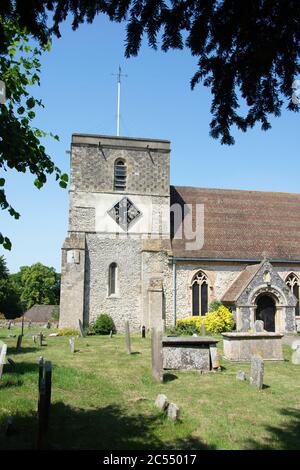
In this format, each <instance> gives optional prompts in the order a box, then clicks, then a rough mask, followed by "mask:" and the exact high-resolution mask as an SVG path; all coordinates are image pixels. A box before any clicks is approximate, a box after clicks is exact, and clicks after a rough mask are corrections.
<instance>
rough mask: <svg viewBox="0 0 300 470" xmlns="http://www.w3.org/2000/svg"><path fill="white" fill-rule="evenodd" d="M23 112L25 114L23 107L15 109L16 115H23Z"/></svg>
mask: <svg viewBox="0 0 300 470" xmlns="http://www.w3.org/2000/svg"><path fill="white" fill-rule="evenodd" d="M24 112H25V108H24V106H20V107H19V108H18V109H17V113H18V114H24Z"/></svg>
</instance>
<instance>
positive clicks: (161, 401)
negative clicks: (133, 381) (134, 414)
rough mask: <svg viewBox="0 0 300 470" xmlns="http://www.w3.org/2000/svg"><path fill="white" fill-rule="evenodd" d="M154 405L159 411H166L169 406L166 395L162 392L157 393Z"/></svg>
mask: <svg viewBox="0 0 300 470" xmlns="http://www.w3.org/2000/svg"><path fill="white" fill-rule="evenodd" d="M155 405H156V406H157V407H158V408H159V409H160V410H161V411H166V409H167V408H168V406H169V401H168V399H167V397H166V395H164V394H162V393H161V394H159V395H157V397H156V400H155Z"/></svg>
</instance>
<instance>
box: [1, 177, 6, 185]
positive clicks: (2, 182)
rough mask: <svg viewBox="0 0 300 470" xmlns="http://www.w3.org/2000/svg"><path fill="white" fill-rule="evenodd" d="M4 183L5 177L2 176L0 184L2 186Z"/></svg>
mask: <svg viewBox="0 0 300 470" xmlns="http://www.w3.org/2000/svg"><path fill="white" fill-rule="evenodd" d="M4 185H5V179H4V178H0V186H4Z"/></svg>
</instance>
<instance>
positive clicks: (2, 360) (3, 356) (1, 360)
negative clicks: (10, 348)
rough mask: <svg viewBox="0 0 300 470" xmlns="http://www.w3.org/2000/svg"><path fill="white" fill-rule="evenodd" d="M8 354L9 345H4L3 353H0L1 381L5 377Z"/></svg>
mask: <svg viewBox="0 0 300 470" xmlns="http://www.w3.org/2000/svg"><path fill="white" fill-rule="evenodd" d="M6 353H7V345H6V344H3V346H2V348H1V351H0V380H1V377H2V375H3V368H4V364H5V359H6Z"/></svg>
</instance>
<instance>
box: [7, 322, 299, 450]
mask: <svg viewBox="0 0 300 470" xmlns="http://www.w3.org/2000/svg"><path fill="white" fill-rule="evenodd" d="M31 331H32V330H31ZM12 332H13V333H18V330H17V328H14V329H13V330H12ZM45 332H46V333H48V332H49V331H48V330H45ZM8 333H9V331H8V330H5V329H0V340H2V341H5V342H7V344H8V346H9V350H8V357H11V358H12V359H13V360H14V361H15V362H16V367H15V368H12V366H10V365H9V364H7V365H6V366H5V368H4V375H3V377H2V380H1V381H0V449H14V448H18V449H19V448H20V449H30V448H34V447H35V442H36V430H37V414H36V409H37V378H38V370H37V364H38V360H39V357H40V356H41V355H43V357H44V359H46V360H51V361H52V364H53V380H52V406H51V415H50V427H49V433H48V444H47V445H48V447H49V448H52V449H106V450H115V449H128V450H129V449H130V450H133V449H147V450H155V449H159V450H161V449H192V450H195V449H254V448H259V449H266V448H267V449H269V448H272V449H300V366H295V365H292V364H291V362H290V356H291V350H290V348H288V347H286V349H285V359H286V360H285V362H283V363H267V364H266V365H265V381H264V382H265V388H264V389H263V390H262V391H258V390H256V389H255V388H253V387H251V386H250V385H249V383H248V382H239V381H237V380H236V378H235V376H236V372H237V370H238V369H243V370H245V371H246V373H247V374H248V375H249V368H250V366H249V364H239V365H237V364H230V363H229V362H227V361H223V362H222V366H223V370H222V372H218V373H209V374H198V373H196V372H177V371H176V372H173V373H169V374H167V375H166V381H165V383H163V384H155V383H153V382H152V378H151V362H150V357H151V351H150V339H149V338H147V339H144V340H143V339H141V338H140V337H138V336H137V335H134V336H133V338H132V350H133V354H132V355H131V356H128V355H127V354H126V349H125V341H124V336H122V335H116V336H115V337H113V338H109V337H87V338H80V339H78V340H76V349H77V352H76V353H75V354H74V355H71V352H70V348H69V344H68V338H67V337H57V338H48V339H47V346H43V347H42V348H39V347H38V346H37V345H34V343H33V341H32V339H31V337H30V336H29V337H24V339H23V346H22V351H21V352H20V353H16V351H15V344H16V339H15V338H13V339H12V338H7V335H8ZM25 333H26V334H27V333H28V330H25ZM219 346H220V347H221V342H220V343H219ZM158 393H165V394H166V395H167V397H168V398H169V399H170V400H171V401H173V402H175V403H176V404H177V405H179V406H180V408H181V410H182V415H181V421H180V422H177V423H173V422H170V421H169V420H167V419H166V418H165V417H164V416H163V415H162V414H161V413H160V412H159V411H158V410H157V408H156V407H155V406H154V400H155V398H156V395H157V394H158ZM8 416H13V417H14V425H15V433H14V434H12V435H10V436H6V435H5V433H4V429H5V423H6V421H7V417H8Z"/></svg>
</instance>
